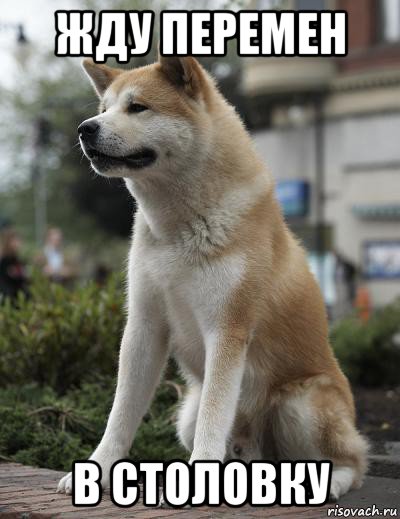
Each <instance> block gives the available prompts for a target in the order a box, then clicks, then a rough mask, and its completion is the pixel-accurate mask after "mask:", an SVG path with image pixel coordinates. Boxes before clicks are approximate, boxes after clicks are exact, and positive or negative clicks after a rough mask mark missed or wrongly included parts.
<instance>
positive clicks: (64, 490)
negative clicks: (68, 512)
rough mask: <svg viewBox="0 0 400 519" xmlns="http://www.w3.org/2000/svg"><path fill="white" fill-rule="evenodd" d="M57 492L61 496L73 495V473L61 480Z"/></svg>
mask: <svg viewBox="0 0 400 519" xmlns="http://www.w3.org/2000/svg"><path fill="white" fill-rule="evenodd" d="M57 492H58V493H59V494H72V472H70V473H69V474H67V475H66V476H64V477H62V478H61V479H60V481H59V483H58V487H57Z"/></svg>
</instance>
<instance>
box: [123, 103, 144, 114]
mask: <svg viewBox="0 0 400 519" xmlns="http://www.w3.org/2000/svg"><path fill="white" fill-rule="evenodd" d="M145 110H148V108H147V106H144V105H141V104H139V103H130V104H129V105H128V112H129V113H130V114H138V113H139V112H144V111H145Z"/></svg>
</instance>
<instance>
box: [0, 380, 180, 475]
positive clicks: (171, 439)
mask: <svg viewBox="0 0 400 519" xmlns="http://www.w3.org/2000/svg"><path fill="white" fill-rule="evenodd" d="M113 394H114V382H113V381H112V380H111V379H103V380H102V381H98V382H96V383H85V384H83V385H82V387H81V388H79V389H73V390H70V391H68V392H67V393H66V394H65V395H64V396H62V397H57V395H56V393H55V392H54V391H53V390H52V389H51V388H49V387H42V388H40V387H38V386H34V385H29V386H23V387H20V388H17V387H12V388H8V389H2V390H1V391H0V423H1V427H0V458H3V459H9V460H13V461H17V462H20V463H24V464H29V465H37V466H40V467H47V468H52V469H59V470H70V469H71V465H72V462H73V461H74V460H77V459H85V458H87V457H88V456H89V455H90V454H91V453H92V452H93V450H94V448H95V447H96V445H97V443H98V442H99V440H100V438H101V435H102V432H103V430H104V428H105V425H106V421H107V416H108V413H109V410H110V408H111V404H112V399H113ZM176 402H177V393H176V391H175V390H174V388H173V387H172V386H171V385H169V384H166V383H163V384H161V386H160V388H159V389H158V391H157V393H156V397H155V399H154V402H153V405H152V406H151V408H150V410H149V412H148V413H147V415H146V416H145V418H144V420H143V423H142V425H141V426H140V427H139V430H138V432H137V435H136V438H135V442H134V445H133V447H132V450H131V453H130V456H131V457H132V459H146V460H168V459H172V458H180V459H182V458H183V459H185V457H186V453H185V452H184V450H183V449H182V447H180V445H179V444H178V442H177V440H176V436H175V426H174V423H173V422H174V420H173V418H174V413H175V406H176Z"/></svg>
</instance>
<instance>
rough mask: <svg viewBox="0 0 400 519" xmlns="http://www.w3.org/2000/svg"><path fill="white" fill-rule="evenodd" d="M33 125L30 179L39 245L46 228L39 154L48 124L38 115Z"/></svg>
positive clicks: (44, 174) (44, 199)
mask: <svg viewBox="0 0 400 519" xmlns="http://www.w3.org/2000/svg"><path fill="white" fill-rule="evenodd" d="M34 125H35V132H34V133H35V135H34V143H33V151H34V157H33V166H32V179H33V189H34V195H33V196H34V206H35V237H36V245H37V246H38V247H41V246H42V245H43V241H44V236H45V232H46V228H47V183H46V171H45V169H44V168H43V167H42V165H41V161H40V155H41V151H42V149H43V147H44V146H45V145H46V144H47V142H48V134H49V125H48V122H47V121H46V119H44V118H43V117H38V118H37V119H36V120H35V123H34Z"/></svg>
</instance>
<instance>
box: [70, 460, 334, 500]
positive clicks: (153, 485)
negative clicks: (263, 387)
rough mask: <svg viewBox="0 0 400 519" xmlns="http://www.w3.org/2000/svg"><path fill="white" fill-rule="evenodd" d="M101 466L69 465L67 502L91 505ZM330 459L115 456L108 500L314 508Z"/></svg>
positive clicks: (97, 494) (98, 494)
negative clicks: (276, 460)
mask: <svg viewBox="0 0 400 519" xmlns="http://www.w3.org/2000/svg"><path fill="white" fill-rule="evenodd" d="M101 476H102V471H101V467H100V466H99V465H98V464H97V463H96V462H95V461H90V460H85V461H75V462H74V463H73V466H72V504H73V505H74V506H76V507H80V506H84V507H88V506H89V507H94V506H97V505H98V504H99V503H100V502H101V499H102V487H101V483H100V481H101ZM331 477H332V462H331V461H328V460H322V461H316V460H314V461H311V460H307V461H281V462H279V463H273V462H269V461H252V462H250V463H244V462H242V461H240V460H232V461H227V462H225V463H221V462H220V461H195V462H194V463H193V464H192V465H189V464H188V463H186V462H185V461H182V460H172V461H168V462H162V461H141V462H134V461H131V460H128V459H124V460H119V461H117V462H116V463H114V464H113V466H112V467H111V470H110V495H111V501H112V502H113V503H114V504H115V505H116V506H118V507H121V508H130V507H133V506H134V505H135V504H136V503H137V502H138V501H139V498H140V497H141V494H142V501H143V504H144V506H146V507H155V506H158V505H159V504H160V492H159V489H160V488H161V489H162V495H163V501H164V503H166V504H167V505H168V506H169V507H172V508H182V507H185V506H190V507H199V506H213V507H218V506H221V505H227V506H229V507H231V508H238V507H242V506H244V505H246V504H249V505H251V506H253V507H258V506H262V507H266V506H273V505H280V506H298V507H304V506H307V507H319V506H322V505H324V504H326V503H327V501H328V497H329V490H330V485H331ZM139 483H141V485H139Z"/></svg>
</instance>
